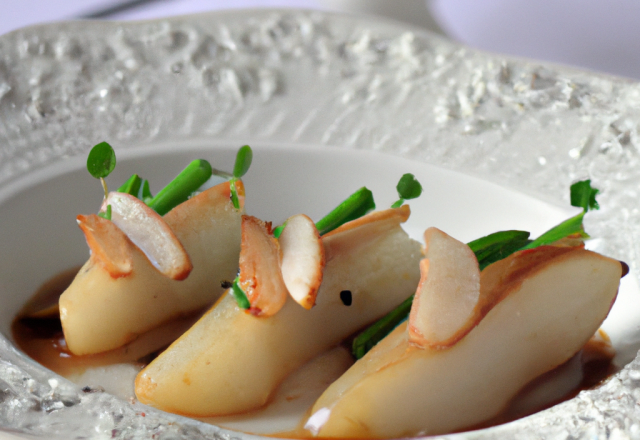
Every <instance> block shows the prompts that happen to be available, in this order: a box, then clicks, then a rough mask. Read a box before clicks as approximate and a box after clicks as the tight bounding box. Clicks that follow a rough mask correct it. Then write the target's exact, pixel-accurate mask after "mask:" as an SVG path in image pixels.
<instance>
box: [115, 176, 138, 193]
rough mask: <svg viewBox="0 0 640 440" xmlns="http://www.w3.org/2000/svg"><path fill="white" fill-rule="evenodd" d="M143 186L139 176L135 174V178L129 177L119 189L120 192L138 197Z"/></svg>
mask: <svg viewBox="0 0 640 440" xmlns="http://www.w3.org/2000/svg"><path fill="white" fill-rule="evenodd" d="M141 185H142V179H141V178H140V176H138V175H137V174H134V175H133V176H131V177H129V178H128V179H127V181H126V182H124V183H123V184H122V186H121V187H120V188H118V192H121V193H126V194H131V195H132V196H136V197H138V194H139V193H140V186H141Z"/></svg>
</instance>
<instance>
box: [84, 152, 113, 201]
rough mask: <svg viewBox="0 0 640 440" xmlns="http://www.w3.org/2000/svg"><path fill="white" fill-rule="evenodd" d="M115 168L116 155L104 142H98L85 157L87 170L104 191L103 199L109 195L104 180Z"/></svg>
mask: <svg viewBox="0 0 640 440" xmlns="http://www.w3.org/2000/svg"><path fill="white" fill-rule="evenodd" d="M115 167H116V153H115V151H113V148H111V145H109V144H108V143H106V142H100V143H99V144H98V145H95V146H94V147H93V148H92V149H91V151H90V152H89V156H88V157H87V170H88V171H89V174H91V175H92V176H93V177H95V178H96V179H100V183H102V188H103V189H104V196H105V198H106V197H107V196H108V195H109V190H108V189H107V183H106V182H105V180H104V178H105V177H107V176H108V175H109V174H110V173H111V171H113V169H114V168H115Z"/></svg>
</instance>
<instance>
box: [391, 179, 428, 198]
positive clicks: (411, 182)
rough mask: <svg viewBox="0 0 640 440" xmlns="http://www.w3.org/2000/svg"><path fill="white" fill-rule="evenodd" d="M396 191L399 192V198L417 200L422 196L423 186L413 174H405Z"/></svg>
mask: <svg viewBox="0 0 640 440" xmlns="http://www.w3.org/2000/svg"><path fill="white" fill-rule="evenodd" d="M396 189H397V190H398V196H400V198H401V199H405V200H410V199H415V198H417V197H420V194H422V185H420V182H418V180H417V179H416V178H415V176H414V175H413V174H411V173H407V174H404V175H403V176H402V177H401V178H400V181H399V182H398V185H396Z"/></svg>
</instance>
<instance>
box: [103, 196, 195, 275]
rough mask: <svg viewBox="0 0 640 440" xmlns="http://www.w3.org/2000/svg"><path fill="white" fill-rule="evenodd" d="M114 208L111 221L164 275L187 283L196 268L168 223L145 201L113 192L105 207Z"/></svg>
mask: <svg viewBox="0 0 640 440" xmlns="http://www.w3.org/2000/svg"><path fill="white" fill-rule="evenodd" d="M108 205H111V221H112V222H113V223H114V224H115V225H116V226H118V228H120V229H121V230H122V232H124V233H125V235H126V236H127V237H128V238H129V240H131V241H132V242H133V243H134V244H135V245H136V246H138V248H140V250H141V251H142V252H143V253H144V254H145V255H146V257H147V258H148V259H149V261H150V262H151V264H153V266H154V267H155V268H156V269H158V270H159V271H160V273H162V274H163V275H165V276H167V277H169V278H171V279H174V280H183V279H185V278H186V277H187V276H189V273H190V272H191V269H192V268H193V266H192V264H191V260H190V259H189V255H188V254H187V252H186V251H185V249H184V247H183V246H182V243H180V240H178V238H177V237H176V235H175V234H174V232H173V231H172V230H171V228H170V227H169V225H168V224H167V222H166V221H165V220H164V218H162V217H161V216H160V215H159V214H158V213H157V212H155V211H154V210H153V209H151V208H149V207H148V206H147V204H146V203H144V202H143V201H142V200H140V199H138V198H137V197H134V196H132V195H130V194H125V193H119V192H111V193H109V196H108V197H107V198H106V200H105V201H104V203H103V207H106V206H108Z"/></svg>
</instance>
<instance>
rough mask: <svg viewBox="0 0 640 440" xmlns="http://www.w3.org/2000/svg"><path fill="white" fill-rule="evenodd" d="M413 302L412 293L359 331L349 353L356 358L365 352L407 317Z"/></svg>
mask: <svg viewBox="0 0 640 440" xmlns="http://www.w3.org/2000/svg"><path fill="white" fill-rule="evenodd" d="M411 304H413V295H411V296H410V297H409V298H407V299H405V300H404V301H403V302H402V304H400V305H399V306H398V307H396V308H395V309H393V310H392V311H391V312H389V313H387V314H386V315H385V316H383V317H382V318H380V319H379V320H377V321H376V322H375V323H373V324H372V325H371V326H369V327H368V328H367V329H366V330H365V331H363V332H362V333H360V334H359V335H358V336H357V337H356V338H355V339H354V340H353V344H352V346H351V353H353V355H354V356H355V358H356V359H360V358H361V357H362V356H364V355H365V354H367V352H368V351H369V350H371V349H372V348H373V347H374V346H375V345H376V344H377V343H378V342H380V341H381V340H382V339H383V338H384V337H385V336H387V335H388V334H389V333H391V332H392V331H393V329H394V328H396V327H397V326H398V325H399V324H400V323H401V322H402V321H404V320H405V319H407V316H408V315H409V311H410V310H411Z"/></svg>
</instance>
